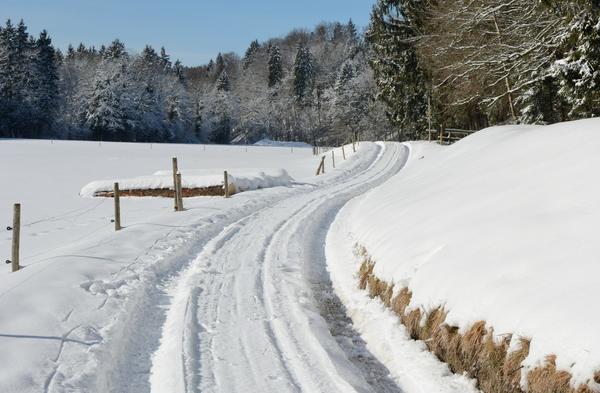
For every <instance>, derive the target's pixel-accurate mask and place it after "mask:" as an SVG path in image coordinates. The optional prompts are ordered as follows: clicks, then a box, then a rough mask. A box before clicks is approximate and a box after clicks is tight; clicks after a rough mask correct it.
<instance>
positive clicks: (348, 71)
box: [336, 62, 354, 91]
mask: <svg viewBox="0 0 600 393" xmlns="http://www.w3.org/2000/svg"><path fill="white" fill-rule="evenodd" d="M352 78H354V70H353V69H352V64H350V63H349V62H345V63H344V64H343V65H342V69H341V70H340V72H339V75H338V78H337V82H336V89H337V90H338V91H339V90H342V89H344V88H345V87H346V86H347V84H348V82H349V81H350V80H351V79H352Z"/></svg>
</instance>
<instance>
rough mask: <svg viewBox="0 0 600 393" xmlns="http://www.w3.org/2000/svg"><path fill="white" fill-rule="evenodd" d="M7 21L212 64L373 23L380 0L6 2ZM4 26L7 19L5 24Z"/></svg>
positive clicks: (74, 39) (63, 42)
mask: <svg viewBox="0 0 600 393" xmlns="http://www.w3.org/2000/svg"><path fill="white" fill-rule="evenodd" d="M1 3H2V6H1V8H2V11H1V13H0V17H1V18H3V19H7V18H11V19H13V20H14V21H15V23H16V22H18V21H19V19H21V18H23V19H25V22H26V24H27V26H29V29H30V32H31V33H32V34H34V35H37V33H39V31H41V30H42V29H47V30H48V32H49V33H50V36H51V37H52V40H53V43H54V44H55V45H56V46H57V47H59V48H61V49H65V48H66V47H67V45H68V44H69V43H73V44H74V45H75V44H77V43H78V42H79V41H84V42H85V43H86V44H88V45H97V46H99V45H100V44H102V43H104V44H108V43H110V41H112V40H113V39H114V38H120V39H121V40H122V41H124V42H125V44H126V45H127V47H128V48H129V49H132V50H134V51H141V49H143V47H144V45H145V44H151V45H153V46H155V47H161V46H164V47H165V48H167V50H168V51H169V52H170V54H171V57H172V58H180V59H181V60H182V61H183V63H184V64H185V65H189V66H192V65H198V64H202V63H205V62H207V61H208V60H209V59H210V58H213V57H215V56H216V54H217V53H218V52H227V51H235V52H238V53H240V54H243V51H244V50H245V49H246V48H247V46H248V45H249V44H250V41H251V40H253V39H258V40H263V39H267V38H270V37H274V36H278V35H282V34H285V33H287V32H288V31H289V30H290V29H292V28H295V27H306V28H312V27H314V25H316V24H317V23H319V22H321V21H336V20H339V21H342V22H346V21H347V20H348V19H349V18H352V19H353V20H354V21H355V23H356V24H357V25H358V26H359V27H360V28H362V27H364V26H366V25H367V23H368V20H369V12H370V10H371V7H372V4H373V3H374V0H301V1H298V0H295V1H290V0H283V1H282V0H254V1H248V0H233V1H223V0H211V1H207V0H170V1H166V0H161V1H156V0H102V1H90V0H53V1H47V0H27V1H23V0H2V1H1ZM2 22H4V21H2Z"/></svg>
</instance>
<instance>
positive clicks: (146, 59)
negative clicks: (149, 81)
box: [142, 45, 161, 72]
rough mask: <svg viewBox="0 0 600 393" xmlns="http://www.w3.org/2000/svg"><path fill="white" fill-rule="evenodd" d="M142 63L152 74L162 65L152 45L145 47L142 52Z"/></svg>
mask: <svg viewBox="0 0 600 393" xmlns="http://www.w3.org/2000/svg"><path fill="white" fill-rule="evenodd" d="M142 61H143V63H144V66H145V67H146V69H147V70H148V71H150V72H152V71H154V70H155V69H156V67H158V66H159V65H160V64H161V62H160V61H161V59H160V58H159V57H158V54H157V53H156V51H155V50H154V48H152V47H151V46H150V45H146V46H145V47H144V50H143V51H142Z"/></svg>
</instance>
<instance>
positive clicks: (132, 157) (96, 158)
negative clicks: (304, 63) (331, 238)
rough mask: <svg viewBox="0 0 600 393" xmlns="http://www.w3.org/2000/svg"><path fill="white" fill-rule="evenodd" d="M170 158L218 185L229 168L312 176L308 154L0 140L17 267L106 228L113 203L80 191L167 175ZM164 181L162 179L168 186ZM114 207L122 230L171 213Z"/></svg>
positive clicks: (6, 243) (151, 201)
mask: <svg viewBox="0 0 600 393" xmlns="http://www.w3.org/2000/svg"><path fill="white" fill-rule="evenodd" d="M174 156H177V157H178V162H179V170H180V171H181V172H182V174H183V179H186V169H189V170H191V171H196V170H202V169H204V170H214V171H217V172H219V173H220V175H218V176H215V177H216V178H217V179H219V180H220V181H222V177H223V175H222V173H223V170H229V171H230V172H231V170H232V169H235V168H285V169H286V170H287V171H288V173H289V174H290V176H292V177H293V178H297V179H301V178H304V177H308V176H310V175H313V174H314V171H315V170H316V167H317V165H318V159H317V158H315V157H313V155H312V151H311V149H298V148H297V149H294V151H293V153H292V150H291V148H287V147H286V148H283V147H252V148H247V147H244V146H215V145H206V146H203V145H169V144H152V145H150V144H135V143H106V142H104V143H102V144H99V143H97V142H72V141H54V142H52V143H51V142H50V141H35V140H34V141H27V140H17V141H13V140H2V141H0V166H1V167H2V168H4V170H3V171H2V175H1V178H0V179H1V181H2V184H3V185H4V186H3V187H2V193H1V194H0V223H2V224H4V225H2V228H4V227H6V226H7V225H12V205H13V203H15V202H19V203H21V204H22V207H21V209H22V227H23V229H22V239H21V241H22V253H21V260H22V264H23V265H29V264H33V263H37V262H38V261H40V260H43V259H44V258H46V257H47V256H48V255H47V254H48V252H50V251H51V250H54V249H56V248H57V247H62V246H64V245H65V244H67V243H75V242H77V241H80V239H81V240H86V239H88V238H89V237H93V236H95V235H96V234H107V233H109V232H110V230H111V228H112V227H111V224H110V220H111V219H112V217H113V203H112V200H110V199H104V198H100V199H90V198H81V197H80V195H79V194H80V192H81V191H82V189H83V188H84V187H85V186H86V185H88V184H89V183H91V182H94V181H102V180H110V181H108V182H107V183H108V184H109V187H110V188H112V183H113V180H119V181H122V180H127V179H130V178H138V177H140V176H149V175H153V174H154V173H156V172H158V171H161V170H170V168H171V158H172V157H174ZM213 173H214V172H213ZM150 178H151V179H152V180H156V178H152V177H150ZM169 179H170V177H169V176H167V182H168V180H169ZM103 184H104V183H102V182H100V183H99V184H97V185H98V186H101V185H103ZM125 184H126V183H125ZM146 184H147V183H146ZM167 185H168V183H167ZM100 188H101V187H100ZM121 188H123V186H122V187H121ZM83 191H84V193H85V192H86V190H83ZM186 202H187V200H186ZM121 203H122V220H123V224H124V225H125V226H136V225H140V224H142V223H144V222H145V221H147V219H148V218H149V217H151V216H154V215H160V214H161V213H167V212H170V211H171V210H172V201H170V200H166V199H160V198H135V199H128V198H124V199H123V201H122V202H121ZM188 203H190V207H197V206H198V204H200V206H202V205H203V204H206V199H202V198H201V199H198V200H193V201H190V202H188ZM10 239H11V234H10V233H9V232H4V235H3V236H2V237H0V250H2V251H0V257H2V260H3V261H4V260H5V259H10V254H9V253H10ZM8 270H9V269H4V271H2V272H0V275H2V274H4V273H6V272H8Z"/></svg>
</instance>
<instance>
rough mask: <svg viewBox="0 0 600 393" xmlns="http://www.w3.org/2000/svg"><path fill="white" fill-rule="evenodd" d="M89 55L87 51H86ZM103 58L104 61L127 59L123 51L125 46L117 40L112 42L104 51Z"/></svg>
mask: <svg viewBox="0 0 600 393" xmlns="http://www.w3.org/2000/svg"><path fill="white" fill-rule="evenodd" d="M88 53H89V51H88ZM103 57H104V58H105V59H112V60H116V59H121V58H124V57H127V51H126V50H125V44H124V43H122V42H121V41H120V40H119V39H116V40H114V41H113V42H112V43H111V44H110V45H109V46H108V48H106V50H104V55H103Z"/></svg>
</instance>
